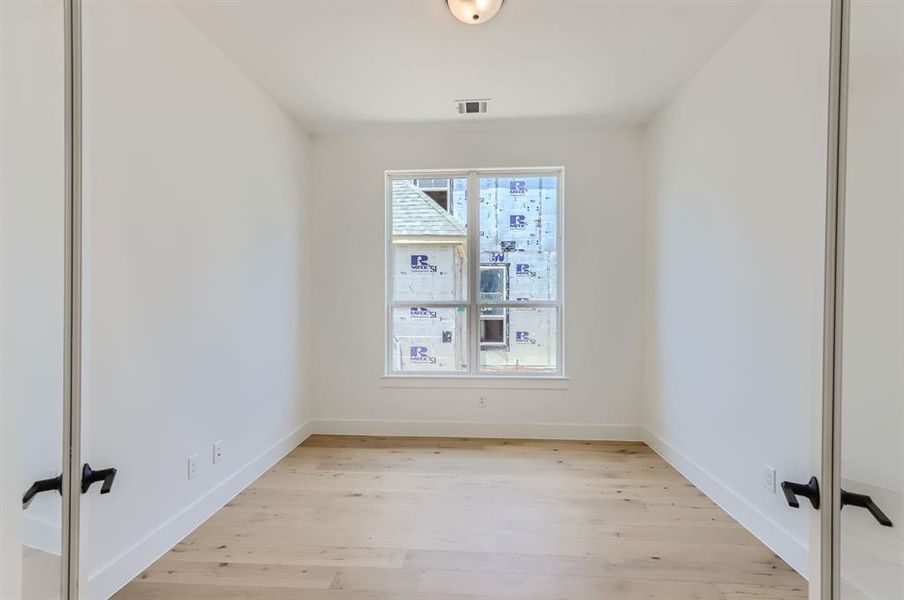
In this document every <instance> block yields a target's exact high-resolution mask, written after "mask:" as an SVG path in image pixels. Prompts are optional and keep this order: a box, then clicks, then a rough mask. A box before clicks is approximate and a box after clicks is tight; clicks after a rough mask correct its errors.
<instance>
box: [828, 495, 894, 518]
mask: <svg viewBox="0 0 904 600" xmlns="http://www.w3.org/2000/svg"><path fill="white" fill-rule="evenodd" d="M848 505H850V506H859V507H860V508H865V509H866V510H868V511H869V513H870V514H871V515H873V517H874V518H875V519H876V520H877V521H879V525H882V526H883V527H894V525H892V522H891V519H889V518H888V517H887V516H885V513H884V512H882V509H881V508H879V507H878V506H876V503H875V502H873V499H872V498H870V497H869V496H867V495H866V494H855V493H853V492H847V491H845V490H841V508H844V507H845V506H848Z"/></svg>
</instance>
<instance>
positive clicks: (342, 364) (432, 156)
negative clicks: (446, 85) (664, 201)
mask: <svg viewBox="0 0 904 600" xmlns="http://www.w3.org/2000/svg"><path fill="white" fill-rule="evenodd" d="M641 152H642V147H641V135H640V132H639V130H637V129H636V128H628V127H586V126H585V127H579V126H576V125H573V124H565V125H562V124H554V123H537V124H532V125H530V126H522V127H515V126H510V127H506V128H500V129H485V128H481V127H474V128H471V127H460V128H458V129H456V130H452V131H450V130H449V128H448V127H447V128H445V129H438V130H436V131H430V130H424V129H420V130H414V129H407V128H404V127H401V126H400V127H399V128H397V129H395V130H388V129H386V130H381V131H370V132H366V133H364V134H360V135H358V136H351V135H342V134H336V135H331V136H324V137H319V138H317V139H316V141H315V144H314V165H315V167H314V169H315V172H316V173H317V178H316V182H315V183H316V186H317V193H316V209H315V215H316V221H317V224H318V227H317V230H316V233H315V237H314V247H315V251H314V272H313V275H314V278H315V281H316V282H317V288H318V299H317V304H316V308H315V310H314V312H313V313H311V315H312V317H313V319H314V321H315V329H314V338H313V340H314V341H313V348H315V349H316V351H315V353H314V360H315V363H314V365H315V366H314V372H315V373H316V375H315V380H314V386H315V387H314V389H315V396H316V398H317V403H318V404H317V416H318V419H319V422H318V427H319V428H320V429H322V430H324V431H342V432H374V433H382V434H391V433H400V434H453V435H454V434H460V435H496V436H499V435H526V436H530V435H536V436H538V437H544V436H547V437H548V436H575V437H600V436H603V437H605V436H611V437H632V438H636V437H637V428H636V425H637V424H638V423H639V419H640V399H641V397H640V393H641V361H642V351H641V341H642V339H641V338H642V335H641V331H642V308H641V306H642V302H641V289H642V276H641V271H642V252H643V232H642V230H641V226H642V223H641V218H642V207H641V191H640V190H641V167H642V156H641ZM556 165H564V166H565V198H564V202H565V231H566V234H565V269H564V271H565V277H566V279H565V304H566V308H565V310H566V312H565V332H564V333H565V372H566V375H567V376H568V377H569V378H570V379H569V380H568V381H564V382H553V383H537V382H528V383H526V384H520V385H519V384H513V383H505V384H504V385H502V386H500V385H496V384H499V383H500V382H495V383H493V382H490V383H483V382H480V381H470V382H461V381H458V382H457V383H454V384H450V383H449V382H448V381H447V382H444V383H436V382H432V383H427V384H425V383H423V382H413V385H412V384H410V383H409V382H398V381H396V380H392V381H389V380H384V379H382V375H383V370H384V360H385V358H384V355H385V350H384V348H385V342H384V340H385V338H384V320H385V316H384V315H385V309H384V300H383V298H384V272H385V271H384V268H385V266H384V252H383V249H384V245H385V240H384V238H385V229H384V206H385V205H384V171H385V170H387V169H431V168H432V169H440V168H450V169H457V168H481V167H529V166H556ZM480 396H485V397H486V398H487V400H488V406H487V408H484V409H481V408H478V399H479V397H480ZM384 421H391V422H384Z"/></svg>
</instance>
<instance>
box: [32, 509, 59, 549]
mask: <svg viewBox="0 0 904 600" xmlns="http://www.w3.org/2000/svg"><path fill="white" fill-rule="evenodd" d="M62 541H63V528H62V525H61V524H60V523H52V522H50V521H45V520H44V519H37V518H35V517H33V516H31V515H29V514H27V513H26V514H24V515H23V516H22V545H23V546H28V547H29V548H35V549H37V550H41V551H42V552H46V553H48V554H53V555H54V556H61V555H62Z"/></svg>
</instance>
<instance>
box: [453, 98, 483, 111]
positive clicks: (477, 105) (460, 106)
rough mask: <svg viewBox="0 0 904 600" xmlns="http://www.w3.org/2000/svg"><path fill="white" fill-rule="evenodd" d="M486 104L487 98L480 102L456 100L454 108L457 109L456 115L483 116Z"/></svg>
mask: <svg viewBox="0 0 904 600" xmlns="http://www.w3.org/2000/svg"><path fill="white" fill-rule="evenodd" d="M487 102H489V99H487V98H484V99H482V100H456V101H455V106H456V107H457V110H458V114H461V115H476V114H483V113H485V112H486V111H487Z"/></svg>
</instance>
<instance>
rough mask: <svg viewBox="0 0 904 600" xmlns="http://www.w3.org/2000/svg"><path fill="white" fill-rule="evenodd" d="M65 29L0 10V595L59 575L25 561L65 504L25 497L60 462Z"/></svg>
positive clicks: (33, 6) (14, 6)
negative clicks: (24, 500) (25, 499)
mask: <svg viewBox="0 0 904 600" xmlns="http://www.w3.org/2000/svg"><path fill="white" fill-rule="evenodd" d="M62 24H63V7H62V4H61V3H59V2H18V3H9V2H0V81H2V84H0V598H19V597H22V595H23V594H25V595H28V596H30V597H33V596H35V595H37V594H38V593H39V591H38V589H37V588H36V587H34V586H33V584H34V582H35V581H36V580H41V579H43V580H44V581H43V582H41V583H42V584H43V585H44V587H49V588H50V589H53V587H54V585H53V584H54V581H53V580H52V578H53V577H54V576H57V577H58V575H57V573H54V572H53V571H52V570H51V573H49V575H48V574H47V573H43V572H38V571H37V570H36V567H37V564H36V563H35V562H34V561H33V560H30V558H31V556H30V557H29V559H26V560H25V561H24V563H23V560H22V558H23V545H27V546H29V547H31V548H40V549H42V550H44V551H46V552H48V553H54V554H59V546H60V539H61V537H60V536H61V532H60V522H61V515H62V513H61V502H60V496H59V494H56V493H45V494H40V495H39V496H37V497H36V498H35V499H34V500H33V502H32V504H31V506H30V507H29V508H28V510H27V511H23V510H22V494H23V492H24V491H25V490H26V489H27V488H28V487H29V486H30V485H31V483H32V482H33V481H35V480H37V479H44V478H48V477H53V476H56V475H58V474H59V473H60V469H61V464H60V463H61V461H62V456H63V453H62V437H61V428H62V423H63V300H64V297H63V264H64V252H63V247H64V244H63V219H64V207H65V204H64V201H63V191H64V189H65V180H64V175H65V172H64V167H65V163H64V146H65V145H64V137H63V133H64V129H63V115H64V110H63V109H64V101H65V98H64V90H63V28H62ZM32 556H33V555H32ZM46 564H49V565H56V566H57V567H58V566H59V562H58V560H57V559H56V558H51V559H50V560H48V561H46ZM51 569H52V567H51ZM23 574H24V577H23ZM47 579H50V581H47Z"/></svg>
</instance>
